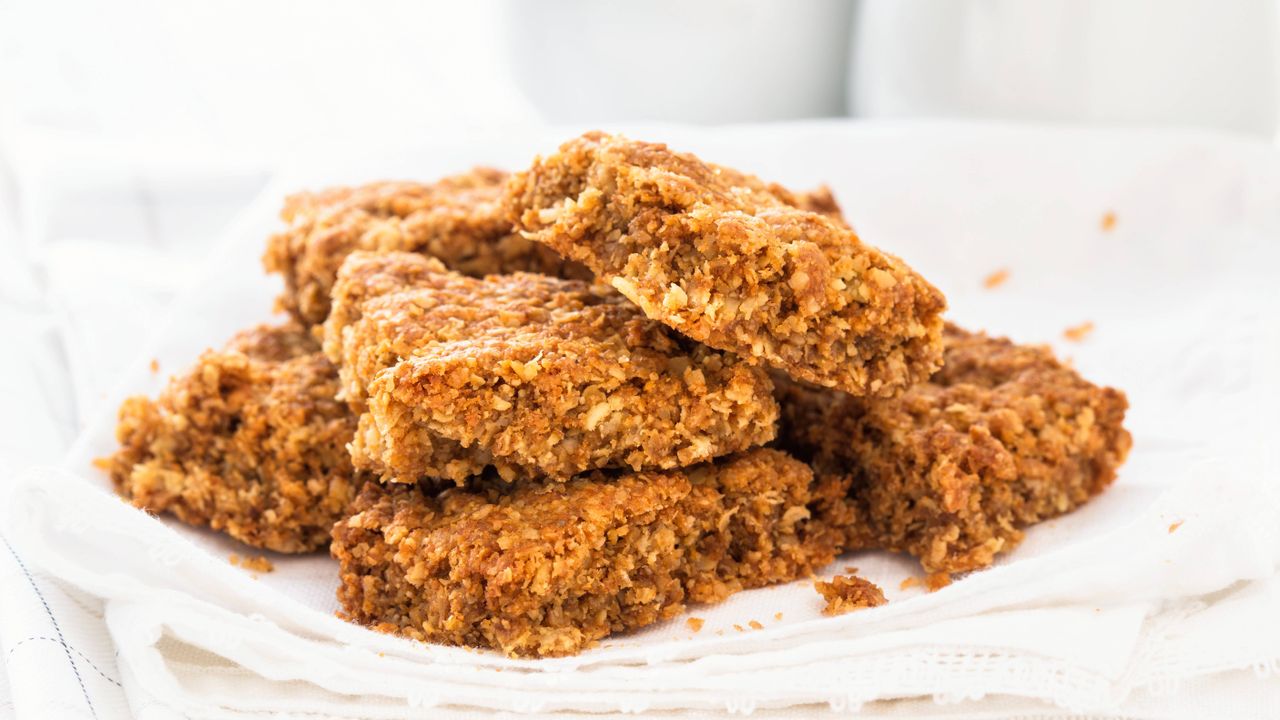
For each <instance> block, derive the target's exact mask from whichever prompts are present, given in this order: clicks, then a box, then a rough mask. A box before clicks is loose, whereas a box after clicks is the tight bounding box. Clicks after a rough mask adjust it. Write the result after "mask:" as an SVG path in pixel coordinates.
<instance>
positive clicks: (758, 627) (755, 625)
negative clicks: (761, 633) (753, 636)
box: [747, 620, 764, 630]
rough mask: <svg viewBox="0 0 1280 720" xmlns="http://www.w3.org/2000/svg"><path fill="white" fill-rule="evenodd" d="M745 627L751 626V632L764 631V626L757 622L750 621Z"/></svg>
mask: <svg viewBox="0 0 1280 720" xmlns="http://www.w3.org/2000/svg"><path fill="white" fill-rule="evenodd" d="M747 625H749V626H751V629H752V630H763V629H764V625H761V624H760V621H759V620H752V621H751V622H749V623H747Z"/></svg>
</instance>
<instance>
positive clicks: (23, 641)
mask: <svg viewBox="0 0 1280 720" xmlns="http://www.w3.org/2000/svg"><path fill="white" fill-rule="evenodd" d="M37 640H45V641H48V642H51V643H58V644H60V645H62V644H65V643H63V642H62V641H61V640H58V638H51V637H45V636H43V635H41V636H36V635H32V636H30V637H25V638H22V639H21V640H19V641H18V642H16V643H14V644H13V647H11V648H9V652H8V654H7V655H6V656H5V662H6V663H8V662H9V660H10V659H12V657H13V653H14V652H15V651H17V649H18V648H20V647H22V646H23V645H24V644H26V643H29V642H34V641H37ZM67 647H69V648H71V649H72V650H75V652H76V654H77V655H79V656H80V657H81V659H83V660H84V661H85V662H86V663H88V664H89V667H91V668H93V669H94V671H95V672H97V673H98V674H99V675H101V676H102V679H103V680H106V681H107V682H109V683H111V684H113V685H115V686H116V687H123V686H122V685H121V684H120V681H119V680H116V679H115V678H113V677H111V676H110V675H107V674H106V673H104V672H102V668H100V667H98V665H97V664H96V663H94V662H93V661H92V660H90V659H89V656H88V655H85V654H84V652H83V651H82V650H80V648H77V647H76V646H74V645H67Z"/></svg>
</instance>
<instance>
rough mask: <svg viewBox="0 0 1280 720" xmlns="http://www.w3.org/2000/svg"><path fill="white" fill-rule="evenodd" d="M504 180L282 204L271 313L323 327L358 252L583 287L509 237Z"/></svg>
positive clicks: (383, 188)
mask: <svg viewBox="0 0 1280 720" xmlns="http://www.w3.org/2000/svg"><path fill="white" fill-rule="evenodd" d="M506 178H507V174H506V173H505V172H503V171H501V170H495V169H492V168H476V169H474V170H472V171H470V172H467V173H463V174H460V175H453V176H450V177H446V178H444V179H442V180H440V181H438V182H435V183H418V182H377V183H370V184H367V185H360V186H357V187H340V188H331V189H329V190H324V191H321V192H304V193H299V194H296V195H293V196H290V197H289V199H288V200H287V201H286V202H285V206H284V209H283V210H282V211H281V217H282V218H283V219H284V221H285V222H286V223H288V225H289V226H288V228H287V229H286V230H284V231H283V232H280V233H277V234H276V235H274V236H272V237H271V239H270V240H269V241H268V243H267V251H266V254H265V255H264V256H263V264H264V265H265V266H266V269H267V271H268V272H272V273H279V274H280V275H282V276H284V280H285V292H284V294H283V295H281V296H280V299H279V305H280V306H281V307H282V308H283V309H285V310H287V311H289V313H291V314H292V315H293V316H294V317H296V318H297V319H299V320H301V321H302V322H304V323H306V324H308V325H315V324H319V323H321V322H323V321H324V319H325V317H327V316H328V314H329V292H330V290H331V288H332V287H333V282H334V279H335V277H336V276H337V274H338V268H339V267H341V265H342V261H343V260H345V259H346V257H347V255H349V254H351V253H352V252H354V251H356V250H368V251H405V252H416V253H421V254H424V255H429V256H431V257H434V258H436V259H438V260H440V261H441V262H443V263H444V264H445V266H446V267H448V268H450V269H452V270H455V271H457V272H460V273H463V274H465V275H471V276H474V277H481V276H484V275H489V274H494V273H508V272H515V271H528V272H539V273H546V274H549V275H557V276H563V277H576V278H583V279H585V278H589V277H590V276H591V274H590V272H589V271H587V270H586V269H585V268H583V267H582V266H581V265H577V264H576V263H566V262H565V261H564V260H562V259H561V258H560V256H559V255H558V254H556V253H555V251H553V250H551V249H550V248H548V247H546V246H543V245H539V244H537V243H535V242H532V241H530V240H527V239H525V238H523V237H521V236H520V235H518V234H516V233H514V232H512V229H511V223H510V222H509V221H508V220H507V219H506V218H505V216H504V215H503V213H502V211H501V207H500V205H499V203H498V200H499V195H500V192H501V188H502V183H503V182H504V181H505V180H506ZM820 200H821V197H820V196H815V202H820Z"/></svg>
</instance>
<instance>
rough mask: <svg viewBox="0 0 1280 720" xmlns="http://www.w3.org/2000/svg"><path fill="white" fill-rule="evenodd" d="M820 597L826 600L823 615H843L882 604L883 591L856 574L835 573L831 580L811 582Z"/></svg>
mask: <svg viewBox="0 0 1280 720" xmlns="http://www.w3.org/2000/svg"><path fill="white" fill-rule="evenodd" d="M813 586H814V588H815V589H817V591H818V594H819V595H822V599H824V600H826V601H827V605H826V607H824V608H823V609H822V614H823V615H843V614H845V613H847V612H853V611H854V610H862V609H864V608H873V607H879V606H881V605H884V604H885V603H886V602H888V601H887V600H885V599H884V591H883V590H881V589H880V587H879V586H878V585H876V584H875V583H873V582H871V581H870V580H867V579H865V578H860V577H858V576H856V575H837V576H835V577H833V578H831V582H823V581H821V580H819V581H818V582H816V583H814V584H813Z"/></svg>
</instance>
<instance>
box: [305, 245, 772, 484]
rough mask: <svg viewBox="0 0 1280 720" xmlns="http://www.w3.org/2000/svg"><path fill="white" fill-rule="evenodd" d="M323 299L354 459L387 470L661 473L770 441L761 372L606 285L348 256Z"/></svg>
mask: <svg viewBox="0 0 1280 720" xmlns="http://www.w3.org/2000/svg"><path fill="white" fill-rule="evenodd" d="M333 296H334V299H335V303H336V304H335V306H334V309H333V314H332V316H331V317H330V319H329V321H328V322H327V323H326V324H325V350H326V352H328V353H329V357H330V358H332V359H333V360H334V362H335V363H336V364H338V365H339V367H340V369H341V374H342V379H343V384H344V396H345V397H346V398H347V399H348V400H349V401H351V402H352V404H353V407H354V408H355V409H357V410H358V411H359V412H361V417H360V427H359V431H358V432H357V434H356V439H355V442H354V443H353V445H352V454H353V458H354V459H355V461H356V465H357V467H362V468H369V469H373V470H376V471H378V472H379V473H380V474H382V475H385V476H388V479H392V480H399V481H404V482H413V481H416V480H418V479H419V478H422V477H433V478H449V479H452V480H454V481H456V482H459V483H461V482H463V481H465V479H466V478H467V477H470V476H473V475H476V474H479V473H480V472H482V471H483V470H484V468H485V467H486V466H487V465H493V466H495V467H496V468H497V469H498V471H499V473H500V474H501V475H502V476H503V477H504V478H507V479H514V478H517V477H550V478H553V479H565V478H568V477H570V476H572V475H575V474H577V473H580V472H583V471H586V470H591V469H596V468H603V467H627V468H630V469H632V470H641V469H658V468H671V467H677V466H683V465H691V464H694V463H697V462H702V461H704V460H709V459H711V458H714V457H718V456H720V455H725V454H728V453H732V452H736V451H739V450H744V449H746V448H749V447H752V446H754V445H760V444H763V443H765V442H768V441H770V440H772V439H773V436H774V422H775V420H776V418H777V405H776V404H775V403H774V400H773V396H772V384H771V383H770V382H769V378H768V376H767V375H766V374H765V373H764V372H763V371H762V370H760V369H758V368H754V367H751V366H749V365H747V364H746V363H743V362H742V361H741V360H739V359H738V358H736V357H735V356H733V355H731V354H728V353H722V352H719V351H717V350H712V349H711V348H708V347H706V346H704V345H700V344H698V343H694V342H691V341H689V340H687V339H686V338H683V337H681V336H680V335H678V334H677V333H674V332H671V331H670V330H668V329H667V328H666V327H665V326H663V325H661V324H660V323H657V322H654V321H652V320H649V319H648V318H646V317H645V316H644V315H643V314H642V313H641V312H640V311H639V310H638V309H637V308H636V307H635V306H633V305H632V304H631V303H629V302H627V301H626V300H625V299H623V298H621V297H620V296H619V295H618V294H617V293H615V292H613V291H612V290H610V289H609V288H607V287H604V286H599V285H596V286H592V285H589V284H587V283H583V282H579V281H573V280H561V279H557V278H552V277H548V276H545V275H534V274H529V273H515V274H512V275H502V276H497V275H495V276H490V277H487V278H484V279H474V278H468V277H464V276H462V275H458V274H456V273H449V272H444V271H443V269H442V268H441V267H440V265H439V264H438V263H436V262H435V261H433V260H431V259H428V258H423V257H422V256H419V255H413V254H407V253H382V254H369V253H356V254H353V255H352V256H351V257H350V258H349V259H348V261H347V263H346V264H345V265H344V266H343V268H342V270H341V272H340V273H339V279H338V283H337V285H336V286H335V288H334V295H333Z"/></svg>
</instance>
